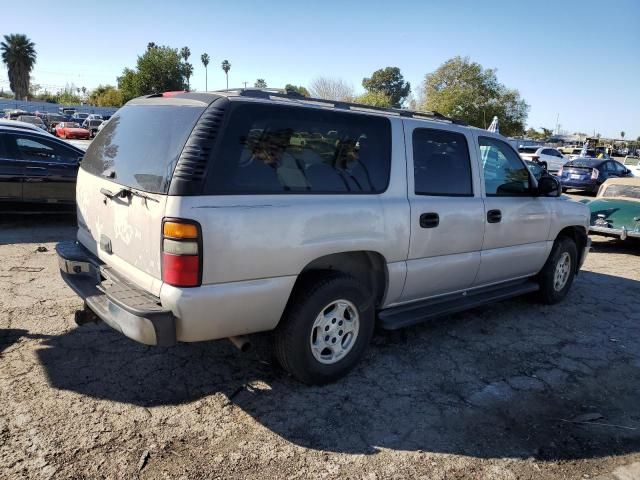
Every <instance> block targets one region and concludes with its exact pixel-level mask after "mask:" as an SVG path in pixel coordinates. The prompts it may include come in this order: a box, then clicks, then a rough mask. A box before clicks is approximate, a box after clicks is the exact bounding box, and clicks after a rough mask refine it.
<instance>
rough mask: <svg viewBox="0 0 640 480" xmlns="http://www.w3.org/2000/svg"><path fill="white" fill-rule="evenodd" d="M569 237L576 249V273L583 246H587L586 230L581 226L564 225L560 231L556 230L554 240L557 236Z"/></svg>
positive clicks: (583, 249)
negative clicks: (556, 233) (556, 234)
mask: <svg viewBox="0 0 640 480" xmlns="http://www.w3.org/2000/svg"><path fill="white" fill-rule="evenodd" d="M562 237H564V238H569V239H571V240H572V241H573V242H574V243H575V244H576V249H577V250H578V261H577V264H576V275H577V274H578V272H579V270H580V269H579V266H580V265H582V260H583V258H582V257H583V256H584V254H585V247H586V246H587V239H588V235H587V231H586V230H585V228H584V227H582V226H576V225H573V226H568V227H564V228H563V229H562V230H560V232H558V236H557V237H556V240H557V239H559V238H562Z"/></svg>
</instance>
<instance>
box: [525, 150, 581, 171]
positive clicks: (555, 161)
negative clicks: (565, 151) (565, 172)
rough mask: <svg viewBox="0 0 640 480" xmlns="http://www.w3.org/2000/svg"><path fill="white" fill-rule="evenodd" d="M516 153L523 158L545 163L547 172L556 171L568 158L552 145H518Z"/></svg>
mask: <svg viewBox="0 0 640 480" xmlns="http://www.w3.org/2000/svg"><path fill="white" fill-rule="evenodd" d="M518 153H520V157H522V159H523V160H530V161H532V162H536V163H541V164H543V165H546V167H547V171H548V172H549V173H556V172H557V171H558V170H560V168H562V166H563V165H564V164H565V163H567V162H568V161H569V159H568V158H566V157H565V156H564V155H562V154H561V153H560V152H559V151H558V150H557V149H555V148H552V147H539V146H537V145H533V146H520V147H518Z"/></svg>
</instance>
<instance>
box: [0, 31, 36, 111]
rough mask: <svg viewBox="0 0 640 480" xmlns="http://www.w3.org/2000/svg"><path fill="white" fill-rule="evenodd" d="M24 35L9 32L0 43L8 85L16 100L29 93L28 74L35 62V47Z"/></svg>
mask: <svg viewBox="0 0 640 480" xmlns="http://www.w3.org/2000/svg"><path fill="white" fill-rule="evenodd" d="M35 46H36V45H35V43H33V42H32V41H31V40H29V38H27V36H26V35H22V34H20V33H18V34H15V33H14V34H11V35H5V36H4V42H2V43H0V50H2V61H3V62H4V64H5V65H6V66H7V70H8V71H9V86H10V88H11V91H12V92H13V95H14V98H15V99H16V100H21V99H23V98H25V97H26V96H27V95H28V93H29V76H30V74H31V70H32V69H33V66H34V65H35V63H36V49H35Z"/></svg>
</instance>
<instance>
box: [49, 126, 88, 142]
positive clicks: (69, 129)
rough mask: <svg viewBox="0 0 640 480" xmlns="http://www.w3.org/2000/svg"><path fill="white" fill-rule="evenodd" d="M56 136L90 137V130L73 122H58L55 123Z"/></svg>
mask: <svg viewBox="0 0 640 480" xmlns="http://www.w3.org/2000/svg"><path fill="white" fill-rule="evenodd" d="M56 136H57V137H60V138H79V139H87V140H89V139H90V138H91V132H90V131H89V130H87V129H86V128H82V127H80V125H78V124H77V123H74V122H60V123H59V124H58V125H56Z"/></svg>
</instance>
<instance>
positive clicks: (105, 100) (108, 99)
mask: <svg viewBox="0 0 640 480" xmlns="http://www.w3.org/2000/svg"><path fill="white" fill-rule="evenodd" d="M89 103H90V104H91V105H96V106H98V107H120V106H122V92H121V91H120V90H118V89H117V88H116V87H114V86H113V85H98V87H96V88H95V89H94V90H93V91H92V92H91V95H89Z"/></svg>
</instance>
